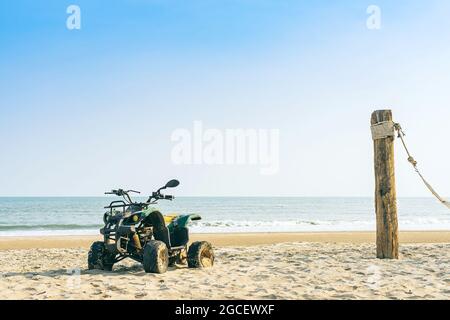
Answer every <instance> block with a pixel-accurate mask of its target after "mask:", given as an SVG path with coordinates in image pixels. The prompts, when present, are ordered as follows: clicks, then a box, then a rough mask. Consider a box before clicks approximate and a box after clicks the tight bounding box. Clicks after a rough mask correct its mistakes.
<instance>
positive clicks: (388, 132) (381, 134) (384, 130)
mask: <svg viewBox="0 0 450 320" xmlns="http://www.w3.org/2000/svg"><path fill="white" fill-rule="evenodd" d="M371 129H372V138H373V140H378V139H384V138H388V137H395V132H397V138H399V139H400V140H401V141H402V145H403V148H404V149H405V151H406V154H407V155H408V162H409V163H411V165H412V166H413V167H414V170H415V171H416V172H417V174H418V175H419V177H420V178H421V179H422V181H423V183H424V184H425V186H426V187H427V188H428V190H430V192H431V193H432V194H433V195H434V196H435V197H436V199H438V200H439V201H440V202H441V203H442V204H443V205H445V206H446V207H447V208H448V209H450V202H448V201H446V200H445V199H444V198H442V197H441V196H440V195H439V194H438V193H437V192H436V190H434V188H433V187H432V186H431V185H430V184H429V183H428V181H427V180H426V179H425V177H424V176H423V175H422V173H421V172H420V170H419V168H418V162H417V161H416V160H415V159H414V157H413V156H412V155H411V152H410V151H409V149H408V146H407V145H406V142H405V136H406V134H405V132H404V131H403V129H402V127H401V125H400V124H399V123H394V122H393V121H383V122H380V123H377V124H375V125H373V126H372V128H371Z"/></svg>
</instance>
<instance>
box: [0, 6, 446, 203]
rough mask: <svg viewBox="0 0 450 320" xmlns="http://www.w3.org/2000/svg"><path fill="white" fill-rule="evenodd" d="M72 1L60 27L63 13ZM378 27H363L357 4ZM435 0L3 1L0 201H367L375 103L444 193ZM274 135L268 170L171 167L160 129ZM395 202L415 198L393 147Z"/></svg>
mask: <svg viewBox="0 0 450 320" xmlns="http://www.w3.org/2000/svg"><path fill="white" fill-rule="evenodd" d="M71 4H76V5H78V6H79V7H80V8H81V30H68V29H67V28H66V19H67V17H68V14H67V13H66V8H67V7H68V6H69V5H71ZM371 4H375V5H378V6H379V7H380V9H381V13H382V16H381V17H382V20H381V25H382V28H381V30H369V29H367V27H366V20H367V18H368V15H367V13H366V9H367V7H368V6H369V5H371ZM449 13H450V3H449V2H448V1H447V0H440V1H438V0H431V1H430V0H420V1H419V0H408V1H406V0H404V1H395V2H394V1H354V0H353V1H283V0H278V1H276V0H272V1H269V0H260V1H256V0H241V1H237V0H228V1H220V0H217V1H206V0H204V1H169V0H167V1H165V0H154V1H151V0H135V1H95V0H89V1H23V0H18V1H2V2H0V138H1V140H0V148H1V149H0V150H2V151H1V157H0V181H1V183H0V195H5V196H7V195H100V194H101V193H102V192H103V191H105V190H106V189H108V188H113V187H118V186H123V187H130V188H135V189H140V190H142V191H144V192H150V191H151V190H152V189H153V187H155V186H157V185H159V184H162V183H164V182H165V180H167V179H169V178H172V177H178V178H179V179H180V180H181V182H182V185H181V186H180V188H179V191H178V194H179V195H224V196H226V195H250V196H252V195H255V196H257V195H299V196H352V195H354V196H371V195H372V194H373V169H372V144H371V140H370V131H369V124H368V121H369V118H370V113H371V112H372V111H373V110H374V109H380V108H387V107H389V108H392V109H393V110H394V115H395V117H396V120H397V121H400V122H401V123H402V124H403V126H404V128H405V129H406V130H407V133H408V136H407V138H408V141H409V143H410V144H411V149H412V151H413V153H414V154H415V155H416V157H417V159H418V160H419V161H420V164H421V165H422V168H423V170H424V173H425V174H426V176H428V177H429V179H430V180H431V181H432V182H433V183H434V184H435V185H436V188H437V189H438V190H439V191H441V193H443V194H444V195H445V194H450V182H449V179H448V174H447V173H446V171H445V169H446V167H445V165H446V164H447V163H448V158H449V156H450V151H449V149H448V148H447V147H446V138H448V136H449V133H450V131H449V130H450V128H449V126H448V124H447V121H448V119H449V118H450V107H449V106H450V103H449V102H450V91H449V90H448V88H449V84H450V76H449V75H450V64H449V62H448V57H449V56H450V41H449V40H450V20H449V19H448V14H449ZM195 120H200V121H202V122H203V123H204V125H205V126H207V127H211V128H219V129H225V128H256V129H258V128H267V129H269V128H275V129H279V130H280V139H281V140H280V171H279V173H278V174H276V175H272V176H263V175H260V174H259V170H258V168H255V167H252V166H202V165H197V166H195V165H192V166H189V165H187V166H175V165H174V164H173V163H171V159H170V152H171V148H172V147H173V142H171V140H170V136H171V133H172V132H173V130H175V129H177V128H187V129H191V128H192V126H193V121H195ZM397 147H398V148H397V180H398V193H399V195H400V196H428V193H427V191H426V189H425V188H424V187H423V186H422V185H421V184H420V182H419V180H418V179H417V177H416V176H415V175H414V173H413V171H412V169H411V168H410V167H409V166H408V163H407V162H406V161H405V159H404V158H405V156H404V153H403V151H402V150H401V149H400V144H397Z"/></svg>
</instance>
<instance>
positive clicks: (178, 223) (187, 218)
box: [167, 214, 202, 230]
mask: <svg viewBox="0 0 450 320" xmlns="http://www.w3.org/2000/svg"><path fill="white" fill-rule="evenodd" d="M201 218H202V217H200V216H199V215H198V214H185V215H180V216H178V217H176V218H175V219H173V220H172V221H171V222H170V223H169V225H168V226H167V227H168V228H169V230H172V229H173V228H175V227H180V228H186V227H187V226H188V225H189V223H190V222H191V221H197V220H201Z"/></svg>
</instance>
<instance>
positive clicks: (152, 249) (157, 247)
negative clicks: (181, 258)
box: [142, 240, 169, 273]
mask: <svg viewBox="0 0 450 320" xmlns="http://www.w3.org/2000/svg"><path fill="white" fill-rule="evenodd" d="M142 264H143V266H144V270H145V272H151V273H164V272H166V271H167V268H168V266H169V250H168V249H167V246H166V244H165V243H164V242H162V241H158V240H150V241H149V242H147V244H146V245H145V246H144V254H143V261H142Z"/></svg>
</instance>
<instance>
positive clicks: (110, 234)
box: [88, 180, 214, 273]
mask: <svg viewBox="0 0 450 320" xmlns="http://www.w3.org/2000/svg"><path fill="white" fill-rule="evenodd" d="M178 185H179V182H178V181H177V180H171V181H169V182H168V183H167V184H166V185H165V186H164V187H162V188H160V189H158V190H157V191H156V192H153V193H152V195H151V196H150V197H149V198H148V200H147V201H146V202H143V203H139V202H134V201H133V200H132V199H131V197H130V195H129V194H130V193H139V192H138V191H134V190H128V191H125V190H122V189H118V190H113V191H111V192H106V193H105V194H114V195H117V196H121V197H123V200H119V201H113V202H111V203H110V205H109V206H107V207H105V209H108V211H107V212H106V213H105V214H104V216H103V222H104V223H105V225H104V227H103V228H101V229H100V233H101V234H102V235H103V238H104V239H103V241H97V242H94V243H93V244H92V246H91V249H90V251H89V255H88V267H89V269H101V270H108V271H111V270H112V267H113V265H114V264H115V263H117V262H119V261H121V260H123V259H125V258H131V259H133V260H135V261H138V262H140V263H142V264H143V266H144V270H145V272H152V273H164V272H166V271H167V268H168V266H170V265H174V264H175V263H178V264H185V263H186V262H187V264H188V266H189V267H190V268H206V267H211V266H212V265H213V264H214V252H213V249H212V246H211V244H210V243H209V242H206V241H198V242H194V243H192V244H191V245H190V246H189V247H188V242H189V230H188V228H187V226H188V225H189V223H190V221H195V220H200V219H201V217H200V216H199V215H196V214H188V215H168V216H163V215H162V214H161V212H159V211H158V210H157V209H155V208H153V207H151V205H153V204H155V203H157V201H158V200H162V199H164V200H173V199H174V197H173V196H171V195H163V194H161V190H164V189H166V188H174V187H176V186H178Z"/></svg>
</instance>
